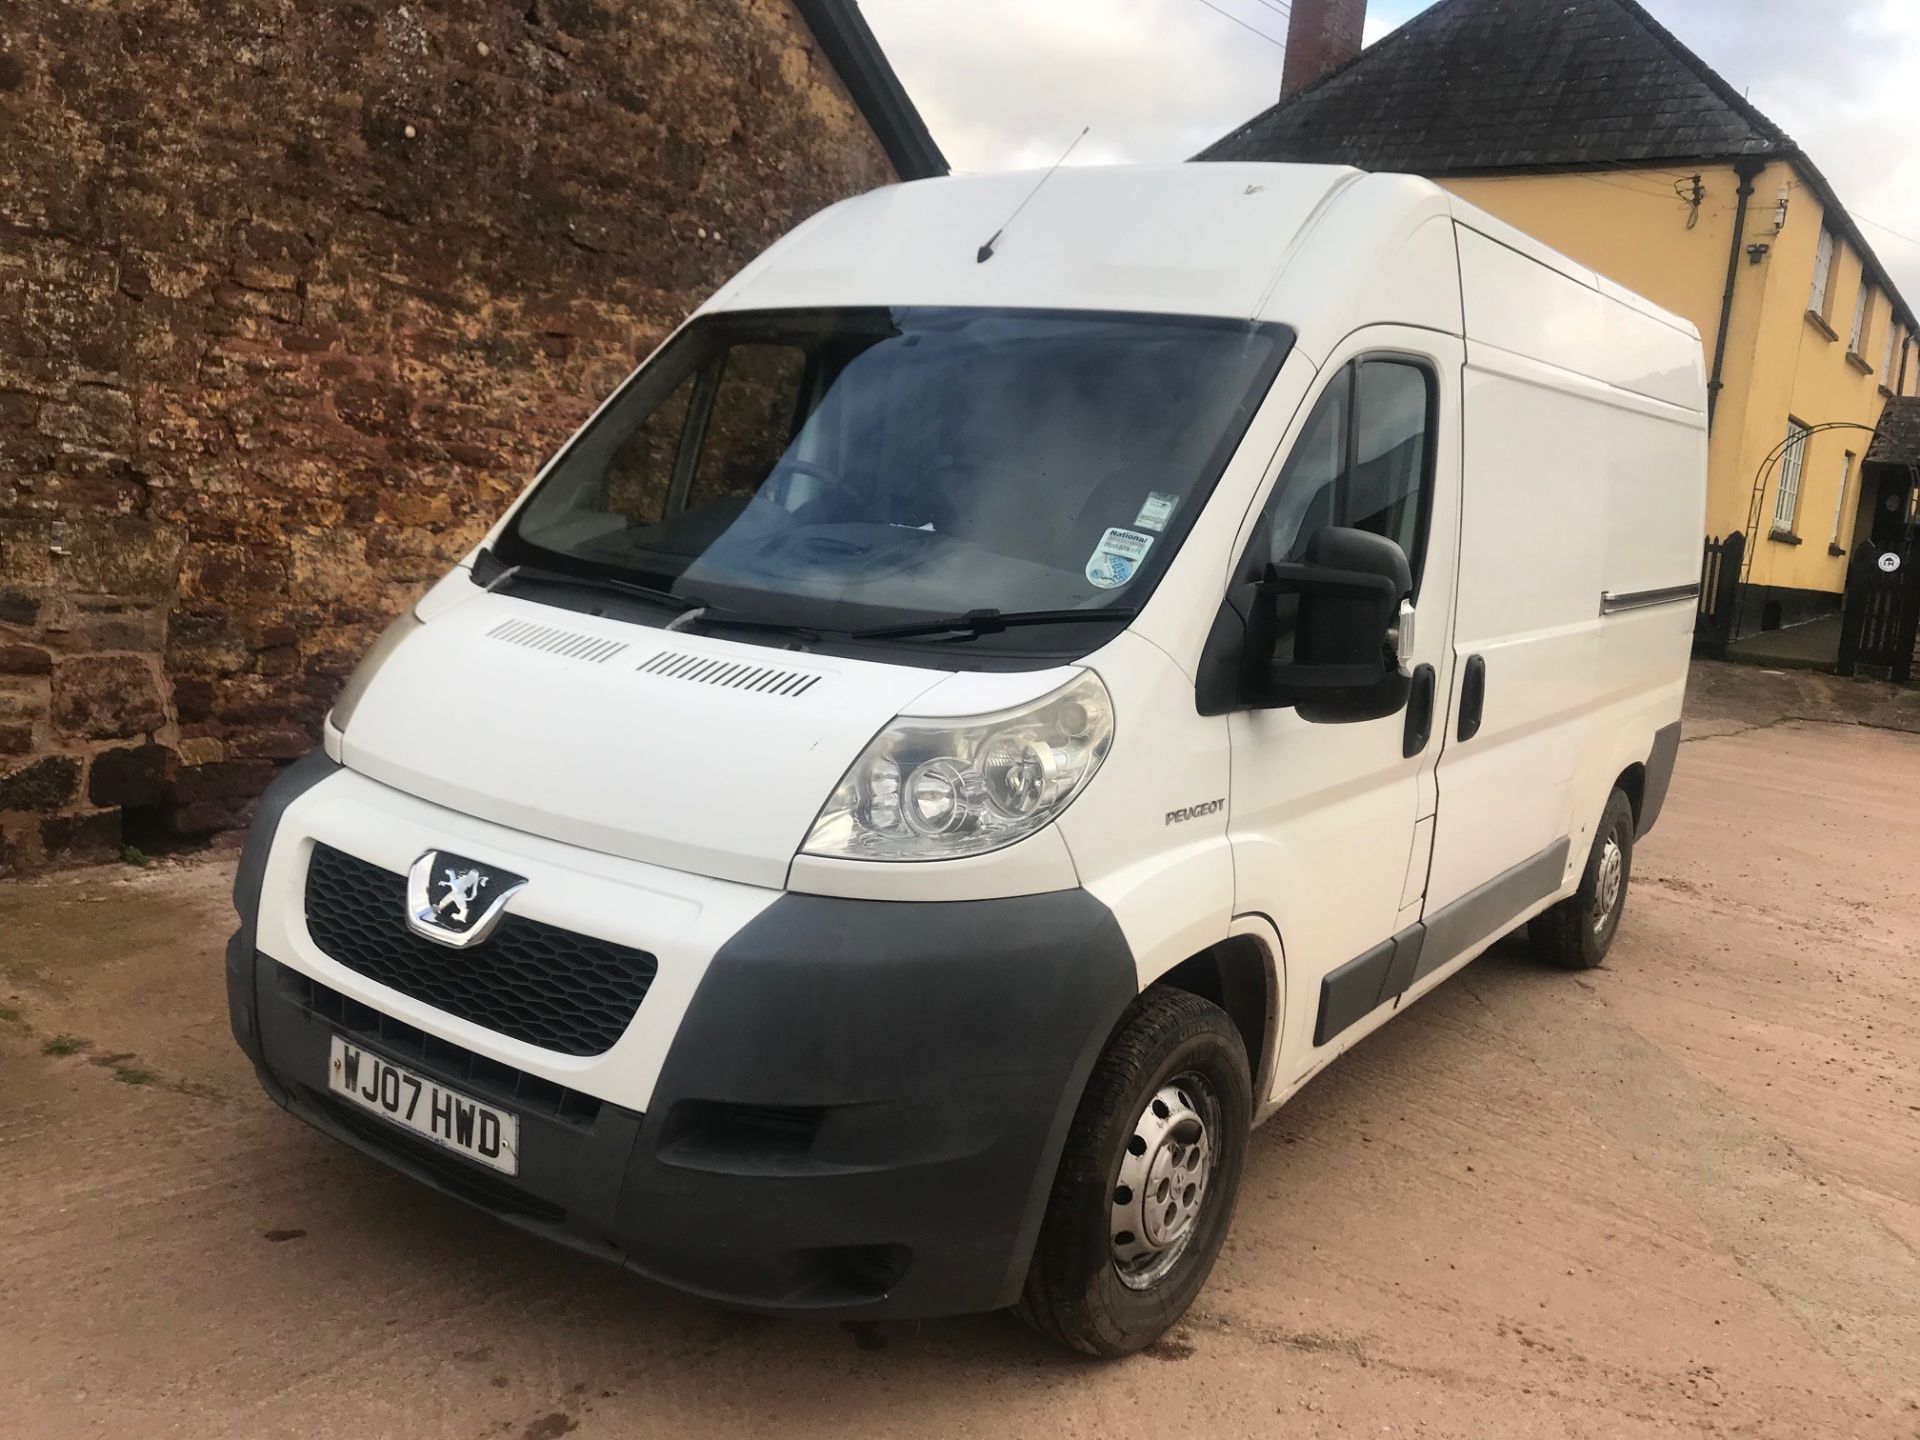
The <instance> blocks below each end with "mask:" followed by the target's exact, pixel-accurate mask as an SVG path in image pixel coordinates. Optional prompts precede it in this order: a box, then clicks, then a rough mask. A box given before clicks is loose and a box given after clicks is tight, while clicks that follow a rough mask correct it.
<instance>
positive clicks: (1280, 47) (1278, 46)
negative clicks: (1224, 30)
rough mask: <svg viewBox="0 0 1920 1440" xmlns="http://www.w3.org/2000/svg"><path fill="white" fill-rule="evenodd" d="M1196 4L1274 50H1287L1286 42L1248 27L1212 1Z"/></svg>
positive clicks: (1256, 27) (1251, 26)
mask: <svg viewBox="0 0 1920 1440" xmlns="http://www.w3.org/2000/svg"><path fill="white" fill-rule="evenodd" d="M1198 3H1199V4H1201V5H1204V6H1206V7H1207V9H1209V10H1211V11H1213V13H1214V14H1216V15H1218V16H1220V17H1221V18H1223V19H1226V20H1231V21H1232V22H1233V23H1234V24H1236V25H1238V26H1239V27H1240V28H1241V29H1242V30H1245V31H1246V32H1248V33H1249V34H1251V35H1258V36H1259V37H1260V38H1261V39H1262V40H1264V41H1266V42H1267V43H1268V44H1269V45H1271V46H1273V47H1274V48H1275V49H1276V50H1284V49H1286V48H1287V42H1286V41H1284V40H1276V39H1274V38H1273V36H1271V35H1269V34H1268V33H1267V32H1266V31H1264V30H1262V29H1260V28H1259V27H1258V26H1254V25H1249V24H1248V23H1247V22H1246V21H1244V20H1242V19H1241V18H1240V17H1239V16H1238V15H1235V14H1234V13H1233V12H1232V11H1231V10H1222V9H1221V8H1220V7H1219V6H1218V5H1216V4H1214V3H1213V0H1198Z"/></svg>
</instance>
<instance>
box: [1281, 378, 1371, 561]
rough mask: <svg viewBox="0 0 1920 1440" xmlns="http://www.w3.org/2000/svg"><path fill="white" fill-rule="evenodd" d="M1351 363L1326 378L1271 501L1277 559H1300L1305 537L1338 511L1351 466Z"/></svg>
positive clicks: (1282, 470)
mask: <svg viewBox="0 0 1920 1440" xmlns="http://www.w3.org/2000/svg"><path fill="white" fill-rule="evenodd" d="M1352 395H1353V367H1352V366H1350V365H1349V366H1347V367H1346V368H1344V369H1343V370H1341V372H1340V373H1339V374H1338V375H1335V376H1334V377H1333V379H1332V380H1331V381H1329V382H1328V384H1327V388H1326V391H1325V393H1324V394H1322V395H1321V397H1320V399H1319V401H1318V403H1316V404H1315V405H1314V407H1313V413H1312V414H1311V415H1309V416H1308V417H1307V425H1306V428H1305V429H1304V430H1302V431H1301V432H1300V439H1299V440H1298V441H1297V442H1296V443H1295V444H1294V447H1293V453H1292V454H1291V455H1289V456H1287V463H1286V465H1285V466H1284V467H1283V468H1282V469H1281V471H1280V478H1279V479H1278V480H1277V481H1275V482H1274V486H1273V495H1272V497H1271V498H1269V499H1268V501H1267V516H1266V534H1267V556H1266V558H1267V559H1268V560H1270V561H1272V562H1273V563H1274V564H1276V565H1278V564H1284V563H1286V562H1288V561H1297V560H1299V559H1300V558H1301V557H1302V556H1303V555H1305V554H1306V550H1307V541H1309V540H1311V539H1312V538H1313V535H1314V532H1315V531H1316V530H1319V529H1321V528H1322V527H1323V526H1327V525H1331V524H1333V523H1334V518H1333V517H1334V516H1335V515H1336V514H1337V513H1338V511H1337V509H1336V506H1337V504H1338V498H1339V497H1338V494H1337V490H1338V487H1339V484H1340V479H1341V477H1342V476H1343V475H1345V474H1346V472H1347V430H1348V425H1349V412H1350V411H1351V409H1352Z"/></svg>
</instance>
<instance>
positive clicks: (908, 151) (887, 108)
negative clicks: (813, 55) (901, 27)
mask: <svg viewBox="0 0 1920 1440" xmlns="http://www.w3.org/2000/svg"><path fill="white" fill-rule="evenodd" d="M795 4H796V6H797V7H798V9H799V11H800V18H801V19H803V20H805V21H806V22H807V28H808V29H809V30H811V31H813V38H814V39H816V40H818V41H819V42H820V50H821V53H822V54H824V55H825V56H826V57H827V63H828V64H829V65H831V66H833V68H834V70H835V71H836V72H838V74H839V76H840V79H841V81H842V82H843V83H844V84H845V85H846V87H847V93H848V94H849V95H850V96H852V97H853V103H854V104H855V105H857V106H859V107H860V113H861V114H862V115H864V116H865V117H866V120H867V124H869V125H870V126H872V127H873V133H874V135H875V137H876V138H877V139H878V140H879V141H880V148H881V149H883V150H885V151H886V152H887V159H889V160H890V161H892V162H893V168H894V170H895V172H896V173H898V175H899V176H900V178H901V179H902V180H926V179H929V178H931V177H933V176H935V175H945V174H946V173H947V157H946V156H944V155H942V154H941V153H940V147H939V146H938V145H936V144H935V143H934V140H933V136H932V134H930V133H929V132H928V130H927V126H926V122H925V121H924V120H922V119H921V118H920V112H919V111H918V110H917V109H915V108H914V104H913V101H912V100H911V99H910V98H909V97H908V95H907V90H906V87H905V86H904V85H902V84H901V83H900V77H899V76H898V75H896V74H895V73H894V69H893V66H892V65H891V64H890V63H889V62H888V60H887V55H886V52H885V51H884V50H882V49H881V48H880V42H879V40H878V39H876V38H875V37H874V33H873V31H872V30H871V29H869V28H868V26H867V22H866V19H865V18H864V17H863V16H862V15H861V14H860V6H859V4H858V3H857V0H795Z"/></svg>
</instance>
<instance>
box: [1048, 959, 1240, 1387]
mask: <svg viewBox="0 0 1920 1440" xmlns="http://www.w3.org/2000/svg"><path fill="white" fill-rule="evenodd" d="M1252 1097H1253V1086H1252V1082H1251V1079H1250V1078H1249V1075H1248V1070H1247V1051H1246V1046H1245V1045H1244V1044H1243V1043H1242V1042H1241V1039H1240V1032H1239V1031H1238V1030H1237V1029H1235V1028H1234V1024H1233V1021H1231V1020H1230V1019H1228V1018H1227V1015H1226V1012H1225V1011H1223V1010H1221V1009H1220V1008H1219V1007H1218V1006H1217V1005H1213V1004H1210V1003H1209V1002H1207V1001H1205V1000H1202V999H1201V998H1200V997H1198V996H1197V995H1189V994H1187V993H1186V992H1185V991H1181V990H1170V989H1166V988H1164V987H1161V986H1152V987H1150V988H1149V989H1147V990H1146V991H1145V992H1144V993H1142V994H1141V995H1140V996H1139V998H1137V999H1136V1000H1135V1001H1134V1002H1133V1004H1132V1005H1131V1006H1130V1007H1129V1008H1128V1010H1127V1012H1126V1014H1125V1015H1123V1016H1122V1017H1121V1019H1120V1023H1119V1024H1118V1025H1117V1026H1116V1027H1115V1029H1114V1033H1113V1038H1112V1039H1111V1040H1110V1041H1108V1043H1107V1048H1106V1050H1105V1051H1104V1052H1102V1054H1101V1056H1100V1059H1099V1060H1098V1061H1097V1062H1096V1063H1095V1065H1094V1067H1093V1074H1092V1076H1091V1077H1090V1078H1089V1079H1088V1081H1087V1089H1086V1093H1085V1094H1084V1095H1083V1096H1082V1097H1081V1100H1080V1107H1079V1109H1078V1111H1077V1112H1076V1113H1075V1115H1074V1119H1073V1128H1072V1129H1071V1130H1070V1131H1069V1132H1068V1135H1067V1143H1066V1148H1065V1150H1064V1151H1063V1152H1062V1154H1061V1157H1060V1169H1059V1171H1058V1173H1057V1175H1056V1176H1055V1179H1054V1184H1053V1191H1052V1194H1051V1195H1050V1197H1049V1198H1048V1202H1047V1213H1046V1218H1045V1220H1044V1221H1043V1222H1042V1223H1041V1227H1040V1236H1039V1240H1038V1243H1037V1244H1036V1245H1035V1247H1034V1255H1033V1263H1032V1265H1031V1267H1030V1268H1029V1270H1028V1272H1027V1283H1026V1289H1025V1291H1024V1293H1023V1294H1022V1296H1021V1299H1020V1303H1019V1307H1018V1309H1019V1313H1020V1316H1021V1318H1022V1319H1024V1320H1025V1321H1026V1322H1027V1323H1028V1324H1029V1325H1031V1326H1033V1327H1034V1328H1035V1329H1036V1330H1038V1331H1040V1332H1041V1333H1042V1334H1043V1335H1046V1336H1048V1337H1050V1338H1051V1339H1053V1340H1056V1341H1058V1342H1060V1343H1061V1344H1063V1345H1068V1346H1071V1347H1073V1348H1074V1349H1076V1350H1082V1351H1085V1352H1086V1353H1087V1354H1089V1355H1100V1356H1107V1357H1113V1356H1120V1355H1130V1354H1132V1353H1133V1352H1134V1351H1136V1350H1140V1349H1142V1348H1144V1347H1145V1346H1147V1345H1150V1344H1152V1343H1153V1342H1154V1341H1155V1340H1157V1339H1158V1338H1159V1337H1160V1336H1161V1335H1163V1334H1165V1333H1166V1331H1167V1330H1168V1328H1169V1327H1171V1326H1172V1325H1173V1324H1174V1323H1175V1322H1176V1321H1178V1320H1179V1319H1180V1317H1181V1316H1182V1315H1184V1314H1185V1313H1186V1310H1187V1307H1188V1306H1189V1305H1191V1304H1192V1303H1193V1298H1194V1296H1195V1295H1197V1294H1199V1293H1200V1287H1201V1286H1202V1285H1204V1284H1205V1283H1206V1279H1207V1275H1208V1273H1209V1272H1210V1271H1211V1270H1212V1269H1213V1262H1214V1257H1215V1256H1217V1255H1218V1254H1219V1253H1220V1245H1221V1242H1222V1241H1223V1240H1224V1239H1225V1238H1226V1233H1227V1224H1228V1221H1229V1220H1230V1219H1231V1218H1232V1215H1233V1202H1234V1197H1235V1196H1236V1195H1237V1194H1238V1192H1239V1189H1240V1171H1241V1166H1242V1164H1243V1163H1244V1161H1245V1159H1246V1153H1247V1137H1248V1131H1249V1128H1250V1126H1251V1125H1252V1120H1253V1098H1252Z"/></svg>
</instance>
